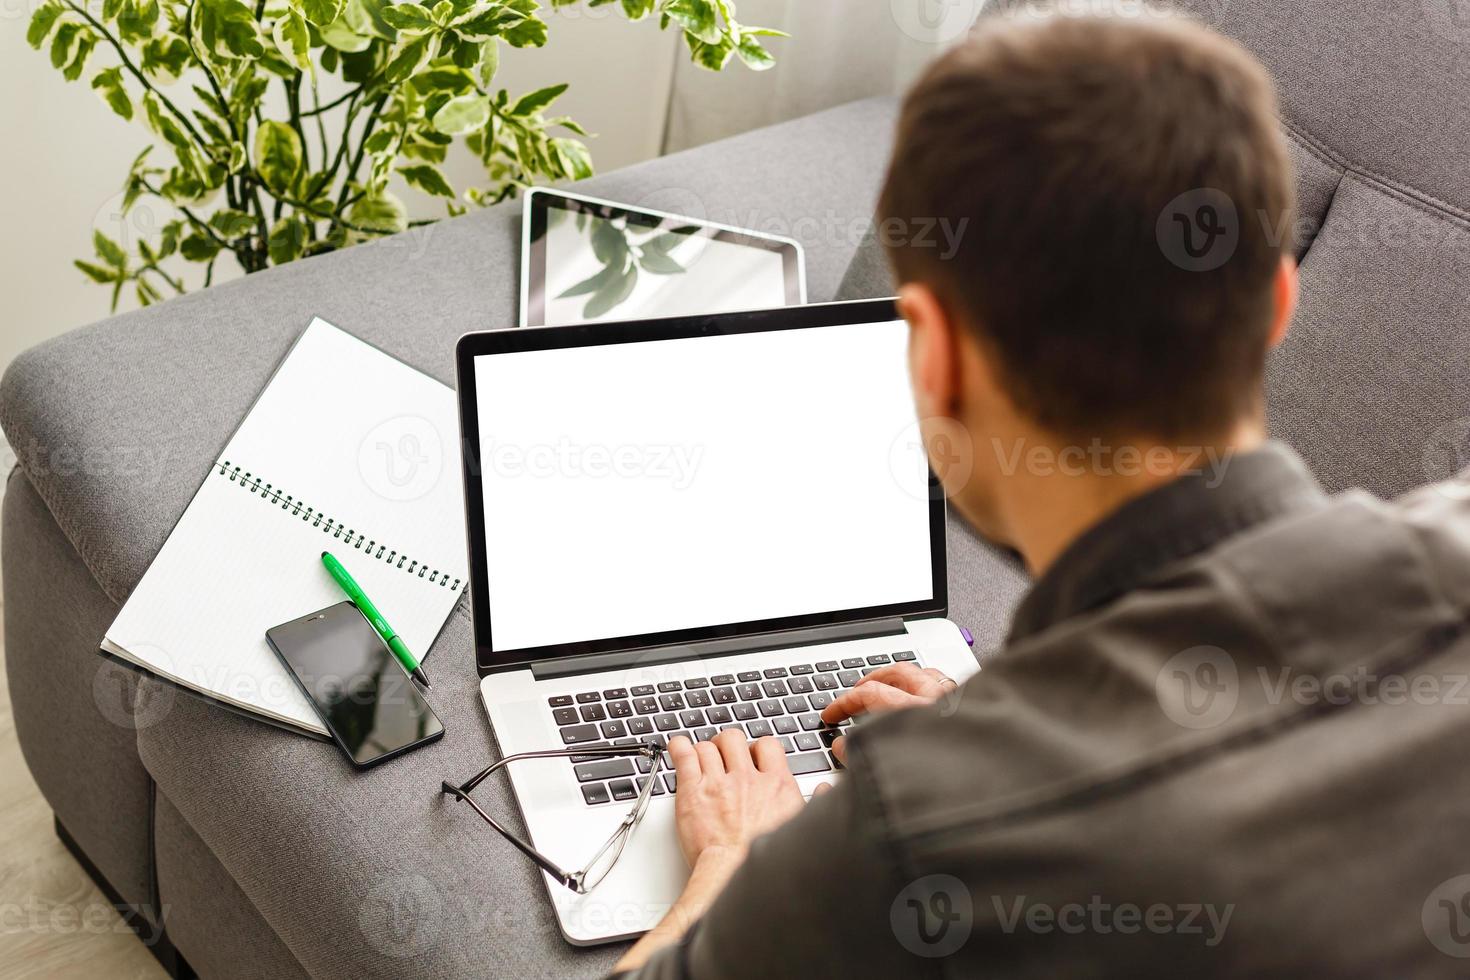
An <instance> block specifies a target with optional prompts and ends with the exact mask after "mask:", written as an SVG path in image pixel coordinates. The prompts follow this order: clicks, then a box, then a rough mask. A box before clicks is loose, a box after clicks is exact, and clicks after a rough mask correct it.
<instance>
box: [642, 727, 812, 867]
mask: <svg viewBox="0 0 1470 980" xmlns="http://www.w3.org/2000/svg"><path fill="white" fill-rule="evenodd" d="M669 758H670V759H672V760H673V763H674V772H675V774H676V775H677V778H678V780H679V792H678V793H677V794H676V795H675V796H674V815H675V818H676V820H677V822H678V827H679V846H680V847H681V848H683V850H684V857H685V859H686V860H688V862H689V866H690V867H691V868H692V867H694V866H695V864H697V863H698V861H699V859H700V858H701V857H702V856H704V855H705V854H706V853H707V852H710V851H712V850H714V849H718V850H719V851H721V852H723V853H725V854H727V855H731V856H735V857H737V858H743V857H744V856H745V850H746V848H747V847H748V846H749V845H750V842H751V841H752V840H754V839H755V838H756V837H759V836H760V835H761V834H764V833H766V832H767V831H770V830H774V829H776V828H777V827H779V826H780V825H781V824H783V823H785V822H786V821H787V820H789V819H790V818H791V817H792V816H793V815H795V814H796V812H797V811H798V810H800V809H801V807H802V803H803V800H802V797H801V790H800V789H798V788H797V786H796V777H794V776H792V775H791V770H790V769H788V768H787V767H786V752H785V751H784V750H783V749H782V748H781V743H780V742H778V741H776V740H775V739H774V738H771V737H769V736H767V737H766V738H762V739H759V740H757V741H755V742H749V741H747V740H746V738H745V733H744V732H742V731H740V730H739V729H738V728H727V729H726V730H725V731H723V732H720V734H718V735H716V736H715V737H714V739H713V740H711V741H708V742H699V743H698V744H690V742H689V739H687V738H685V737H684V736H682V735H680V736H677V737H675V738H673V739H672V740H670V742H669ZM736 863H738V861H737V862H736Z"/></svg>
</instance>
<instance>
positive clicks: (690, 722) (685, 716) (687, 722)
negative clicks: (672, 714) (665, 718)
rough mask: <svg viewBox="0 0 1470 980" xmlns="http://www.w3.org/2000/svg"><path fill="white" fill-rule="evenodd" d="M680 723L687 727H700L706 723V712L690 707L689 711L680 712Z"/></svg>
mask: <svg viewBox="0 0 1470 980" xmlns="http://www.w3.org/2000/svg"><path fill="white" fill-rule="evenodd" d="M679 724H681V725H683V726H684V727H685V728H698V727H699V726H700V725H703V724H704V712H703V711H698V710H695V709H693V708H690V709H689V710H688V711H681V712H679Z"/></svg>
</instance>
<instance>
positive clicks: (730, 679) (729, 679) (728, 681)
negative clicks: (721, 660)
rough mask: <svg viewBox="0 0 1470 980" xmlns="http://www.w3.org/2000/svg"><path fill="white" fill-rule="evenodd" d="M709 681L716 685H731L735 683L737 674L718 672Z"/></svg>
mask: <svg viewBox="0 0 1470 980" xmlns="http://www.w3.org/2000/svg"><path fill="white" fill-rule="evenodd" d="M709 682H710V683H711V684H713V685H715V686H716V687H730V686H731V685H733V684H734V683H735V675H734V674H716V675H715V676H713V677H711V678H710V679H709Z"/></svg>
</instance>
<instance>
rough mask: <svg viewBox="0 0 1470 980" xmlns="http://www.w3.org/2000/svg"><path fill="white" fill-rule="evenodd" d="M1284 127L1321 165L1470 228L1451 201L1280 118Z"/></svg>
mask: <svg viewBox="0 0 1470 980" xmlns="http://www.w3.org/2000/svg"><path fill="white" fill-rule="evenodd" d="M1281 125H1282V128H1283V129H1285V130H1286V131H1287V132H1288V133H1289V134H1291V135H1292V136H1294V137H1295V138H1296V139H1297V141H1298V142H1299V143H1301V145H1302V146H1303V148H1305V149H1307V150H1309V151H1310V152H1312V154H1313V156H1315V157H1317V159H1318V160H1319V161H1320V162H1323V163H1327V164H1329V165H1331V166H1334V167H1336V168H1338V169H1339V170H1341V171H1343V176H1347V175H1348V174H1350V173H1351V174H1355V175H1357V176H1358V177H1360V178H1363V180H1364V182H1365V183H1377V184H1381V185H1383V186H1384V187H1385V188H1387V189H1389V190H1393V191H1396V192H1397V193H1398V194H1399V195H1401V196H1403V197H1405V198H1408V199H1411V200H1413V201H1415V202H1417V203H1418V204H1419V205H1420V206H1421V207H1423V208H1428V209H1430V210H1431V211H1437V212H1440V213H1442V214H1443V216H1445V217H1449V218H1454V219H1456V220H1458V221H1463V222H1465V223H1466V224H1470V210H1467V209H1465V208H1462V207H1460V206H1459V205H1456V204H1451V203H1450V202H1449V201H1446V200H1443V199H1441V198H1438V197H1436V196H1434V195H1433V194H1431V193H1429V192H1428V191H1425V190H1422V189H1420V188H1418V187H1415V186H1413V185H1412V184H1406V183H1404V182H1403V181H1400V180H1396V179H1394V178H1392V177H1389V176H1387V175H1386V174H1383V173H1380V172H1379V171H1377V170H1375V169H1373V168H1372V167H1369V166H1367V165H1366V164H1364V163H1362V162H1360V161H1358V160H1354V159H1352V158H1351V157H1349V156H1347V155H1346V154H1342V153H1338V152H1336V151H1335V150H1333V149H1332V148H1331V147H1330V146H1328V145H1327V144H1326V143H1324V142H1323V141H1322V140H1320V139H1318V138H1317V137H1316V136H1314V135H1312V134H1311V133H1310V132H1308V131H1307V130H1305V129H1303V128H1301V127H1300V126H1297V125H1296V124H1294V123H1292V122H1291V121H1290V120H1288V119H1286V118H1284V117H1283V118H1281Z"/></svg>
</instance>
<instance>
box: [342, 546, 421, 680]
mask: <svg viewBox="0 0 1470 980" xmlns="http://www.w3.org/2000/svg"><path fill="white" fill-rule="evenodd" d="M322 564H323V565H325V566H327V572H328V574H330V575H331V576H332V578H333V579H335V580H336V582H337V584H338V585H340V586H342V591H343V592H346V593H347V598H349V599H351V600H352V601H353V602H354V603H356V604H357V608H358V609H360V610H361V611H362V614H363V615H364V616H366V617H367V621H368V622H369V623H372V624H373V629H375V630H377V631H378V635H379V636H381V637H382V638H383V642H384V643H386V644H388V649H389V650H392V651H393V655H394V656H395V657H397V658H398V662H399V663H401V664H403V669H404V670H406V671H408V675H409V676H410V677H412V678H413V679H414V680H416V681H418V682H419V683H420V684H422V685H424V687H428V686H429V675H428V674H425V673H424V668H422V667H420V666H419V661H418V658H417V657H415V656H414V655H413V654H412V653H410V652H409V651H408V647H407V646H405V645H404V642H403V641H402V640H400V639H399V638H398V634H397V633H395V632H394V631H393V627H391V626H389V625H388V621H387V620H386V619H384V618H383V614H382V613H380V612H378V607H377V606H375V605H373V600H371V599H369V598H368V597H367V593H365V592H363V591H362V586H360V585H358V584H357V580H356V579H354V578H353V577H352V576H351V575H349V574H348V572H347V569H345V568H343V567H342V563H341V562H340V561H338V560H337V559H336V558H333V557H332V554H331V552H328V551H323V552H322Z"/></svg>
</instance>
